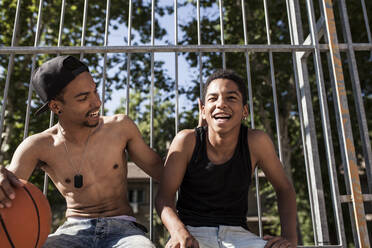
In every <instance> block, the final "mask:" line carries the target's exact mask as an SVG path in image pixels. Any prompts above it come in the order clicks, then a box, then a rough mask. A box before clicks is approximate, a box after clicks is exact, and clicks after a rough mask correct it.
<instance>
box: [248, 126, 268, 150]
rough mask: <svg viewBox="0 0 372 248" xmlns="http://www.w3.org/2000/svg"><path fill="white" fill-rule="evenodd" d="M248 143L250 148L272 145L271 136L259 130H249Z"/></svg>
mask: <svg viewBox="0 0 372 248" xmlns="http://www.w3.org/2000/svg"><path fill="white" fill-rule="evenodd" d="M248 142H249V146H250V147H251V146H262V145H265V144H271V143H272V141H271V138H270V136H269V135H268V134H267V133H265V132H264V131H262V130H258V129H248Z"/></svg>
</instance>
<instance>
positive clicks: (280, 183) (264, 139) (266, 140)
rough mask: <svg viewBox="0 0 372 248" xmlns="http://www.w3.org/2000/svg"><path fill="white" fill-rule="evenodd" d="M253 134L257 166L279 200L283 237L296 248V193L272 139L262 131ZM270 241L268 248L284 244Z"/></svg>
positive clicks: (270, 239)
mask: <svg viewBox="0 0 372 248" xmlns="http://www.w3.org/2000/svg"><path fill="white" fill-rule="evenodd" d="M252 134H253V135H252V136H253V139H251V144H252V145H250V149H251V153H252V154H253V156H255V157H256V161H257V164H258V165H259V166H260V168H261V169H262V170H263V172H264V173H265V176H266V178H267V179H268V180H269V182H270V183H271V184H272V185H273V187H274V189H275V192H276V195H277V198H278V211H279V216H280V224H281V236H282V237H283V238H285V239H286V240H288V241H289V242H290V243H291V245H292V246H293V247H296V245H297V233H296V213H297V209H296V193H295V191H294V188H293V186H292V184H291V183H290V182H289V180H288V178H287V176H286V174H285V172H284V169H283V166H282V164H281V162H280V160H279V158H278V156H277V155H276V152H275V148H274V145H273V143H272V141H271V139H270V137H269V136H268V135H267V134H266V133H264V132H262V131H253V132H252ZM253 142H254V143H253ZM268 239H269V241H268V244H267V247H271V245H272V244H273V243H276V242H279V243H280V242H284V241H282V240H280V238H273V237H272V238H268Z"/></svg>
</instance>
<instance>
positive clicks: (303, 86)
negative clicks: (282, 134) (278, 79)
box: [288, 0, 327, 244]
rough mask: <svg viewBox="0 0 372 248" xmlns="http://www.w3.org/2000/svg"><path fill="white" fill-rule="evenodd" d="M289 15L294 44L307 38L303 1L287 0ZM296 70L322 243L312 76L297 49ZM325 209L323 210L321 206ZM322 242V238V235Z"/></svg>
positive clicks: (308, 171) (314, 212)
mask: <svg viewBox="0 0 372 248" xmlns="http://www.w3.org/2000/svg"><path fill="white" fill-rule="evenodd" d="M288 5H289V8H290V10H289V12H290V14H289V16H290V17H291V19H290V20H292V21H291V31H292V33H291V37H292V38H293V42H294V44H295V45H299V44H302V43H303V42H304V38H303V31H302V20H301V12H300V4H299V1H298V0H294V1H288ZM294 65H295V66H296V70H295V71H296V74H297V77H298V89H299V92H298V91H297V99H298V101H299V107H300V118H302V120H303V123H302V127H301V130H303V133H304V142H305V144H304V155H305V166H306V177H307V183H308V185H309V186H308V190H309V198H310V210H311V217H312V224H313V230H315V231H314V240H315V243H316V244H318V243H319V238H318V237H322V233H323V230H322V229H321V227H322V222H323V221H324V222H325V225H326V226H327V224H326V222H327V220H326V217H325V216H324V214H325V208H324V206H325V201H324V195H323V191H322V190H323V186H322V185H323V183H322V177H321V170H320V159H319V152H318V144H317V136H316V130H315V121H314V111H313V107H312V97H311V90H310V84H309V76H308V69H307V61H306V58H304V57H303V54H302V52H295V62H294ZM320 209H322V210H320ZM321 242H322V243H323V239H321Z"/></svg>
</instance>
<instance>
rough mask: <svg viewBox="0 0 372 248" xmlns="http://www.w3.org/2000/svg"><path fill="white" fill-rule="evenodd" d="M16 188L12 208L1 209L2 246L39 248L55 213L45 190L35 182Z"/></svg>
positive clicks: (0, 237)
mask: <svg viewBox="0 0 372 248" xmlns="http://www.w3.org/2000/svg"><path fill="white" fill-rule="evenodd" d="M21 181H22V182H23V183H24V184H25V186H24V187H19V188H15V189H14V190H15V193H16V197H15V199H14V200H12V206H11V207H10V208H1V209H0V247H1V248H8V247H9V248H14V247H15V248H28V247H33V248H38V247H41V246H42V245H43V244H44V242H45V240H46V239H47V237H48V234H49V232H50V226H51V220H52V213H51V210H50V206H49V202H48V200H47V199H46V197H45V196H44V195H43V193H42V192H41V191H40V190H39V189H38V188H37V187H36V186H35V185H33V184H32V183H29V182H26V181H24V180H21Z"/></svg>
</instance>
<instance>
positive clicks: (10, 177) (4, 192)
mask: <svg viewBox="0 0 372 248" xmlns="http://www.w3.org/2000/svg"><path fill="white" fill-rule="evenodd" d="M22 186H23V183H22V182H21V181H20V180H19V179H18V178H17V177H16V176H15V175H14V174H13V173H12V172H11V171H9V170H7V169H6V168H5V167H3V166H0V208H4V207H11V205H12V204H11V200H13V199H14V198H15V192H14V189H13V187H22Z"/></svg>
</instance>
